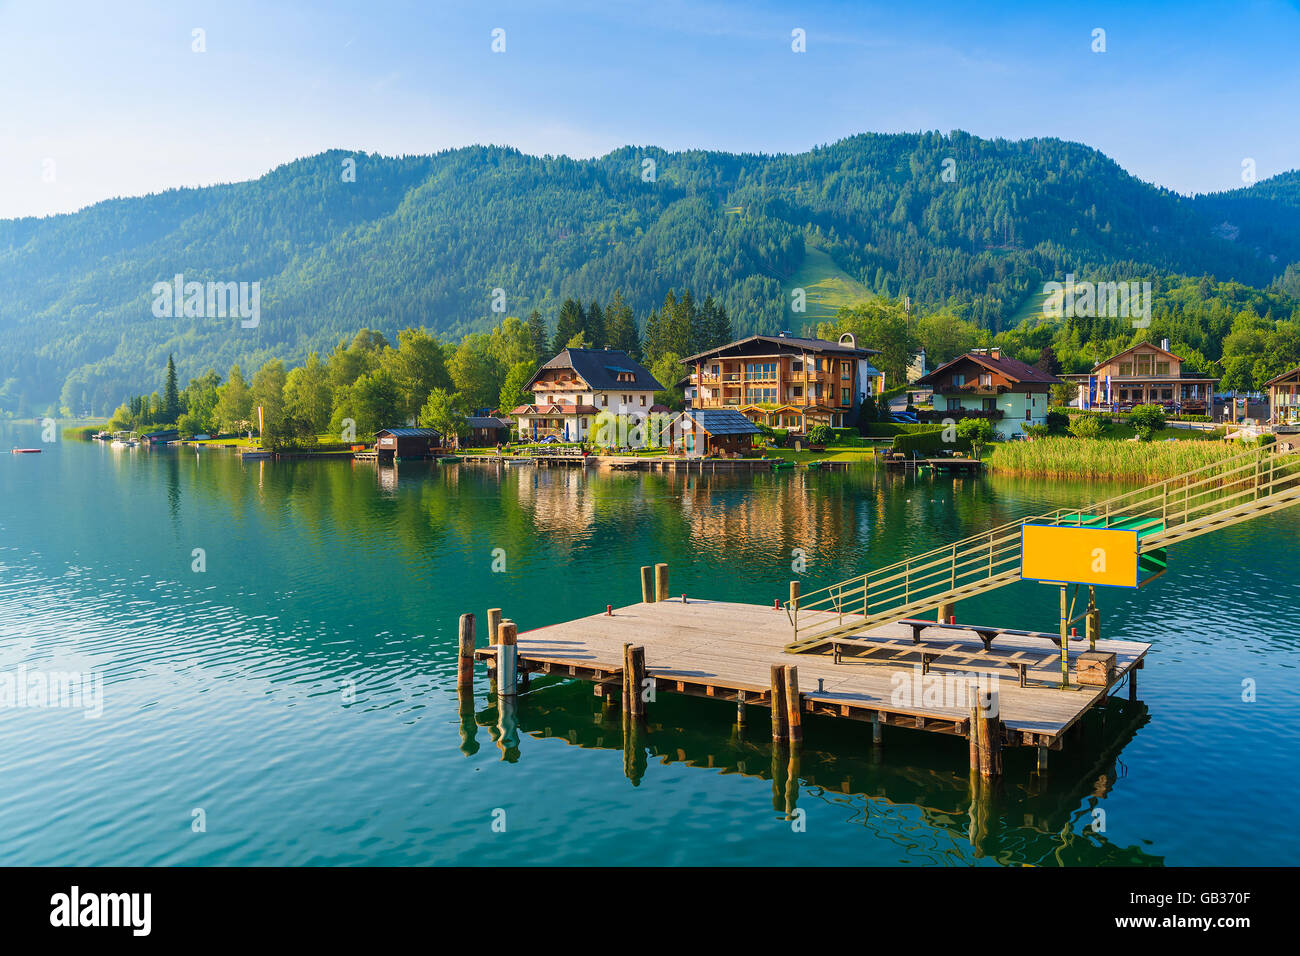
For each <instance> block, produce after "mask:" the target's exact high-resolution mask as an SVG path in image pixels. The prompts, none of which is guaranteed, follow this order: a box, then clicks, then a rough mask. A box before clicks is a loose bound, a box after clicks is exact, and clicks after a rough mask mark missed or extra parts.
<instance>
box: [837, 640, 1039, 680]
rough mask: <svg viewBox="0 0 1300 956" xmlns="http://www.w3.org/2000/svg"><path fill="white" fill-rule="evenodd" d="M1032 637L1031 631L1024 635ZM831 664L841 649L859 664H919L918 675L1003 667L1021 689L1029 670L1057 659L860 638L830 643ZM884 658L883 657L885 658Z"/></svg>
mask: <svg viewBox="0 0 1300 956" xmlns="http://www.w3.org/2000/svg"><path fill="white" fill-rule="evenodd" d="M1025 633H1028V634H1030V635H1031V636H1035V635H1033V632H1025ZM831 646H832V648H833V653H834V658H833V659H834V662H835V663H836V664H842V663H843V662H844V649H845V648H853V649H855V650H861V651H863V653H859V654H854V655H852V659H853V660H855V661H859V662H861V663H863V664H918V663H919V664H920V665H921V673H922V674H928V673H930V671H931V670H944V671H970V670H981V671H997V670H998V669H999V668H1007V669H1010V670H1012V671H1014V672H1015V674H1016V677H1017V680H1018V682H1019V684H1020V686H1021V687H1028V686H1029V670H1030V668H1033V667H1049V666H1051V665H1053V664H1055V663H1056V662H1057V661H1059V660H1060V658H1059V657H1058V656H1057V655H1056V654H1055V653H1051V654H1048V655H1046V656H1042V655H1038V654H1033V653H1032V652H1030V651H1025V650H1018V651H1012V652H1011V653H1010V654H1008V655H1006V656H1000V655H998V656H994V655H993V654H992V651H991V650H988V649H987V648H986V650H985V651H984V652H978V651H975V652H972V651H969V650H962V645H960V644H950V645H948V646H947V647H945V648H938V647H936V648H934V649H933V650H926V649H919V648H918V647H917V646H915V645H906V644H901V645H900V644H899V643H897V642H894V641H876V640H862V639H856V640H854V639H845V640H836V641H833V642H832V644H831ZM886 655H887V656H886Z"/></svg>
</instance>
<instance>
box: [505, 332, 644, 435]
mask: <svg viewBox="0 0 1300 956" xmlns="http://www.w3.org/2000/svg"><path fill="white" fill-rule="evenodd" d="M525 387H526V388H527V389H528V390H529V391H531V392H532V393H533V402H532V404H529V405H520V406H519V407H518V408H516V409H513V410H512V411H511V412H510V414H511V416H513V417H514V418H515V419H517V420H518V423H519V437H520V438H521V439H533V440H537V439H539V438H544V437H546V436H550V435H554V436H555V437H557V438H560V439H563V440H564V441H586V440H587V438H588V436H589V434H590V433H591V430H592V428H593V427H594V426H595V419H596V416H597V415H599V414H600V413H602V412H609V413H611V414H613V415H627V416H633V417H635V418H637V419H640V418H642V417H644V416H646V415H649V414H650V413H651V412H656V411H667V410H668V409H667V408H665V407H662V406H657V405H655V402H654V397H655V392H662V391H663V390H664V386H663V385H661V384H660V383H659V382H658V381H657V380H656V379H655V377H654V376H653V375H651V374H650V373H649V372H648V371H646V369H645V367H644V366H642V365H641V364H640V363H639V362H637V361H636V360H635V359H633V358H632V357H631V356H630V355H628V354H627V353H626V352H624V351H622V350H621V349H578V348H568V349H565V350H564V351H563V352H561V353H560V354H559V355H557V356H555V358H553V359H551V360H550V361H549V362H547V363H546V364H545V365H543V366H542V367H541V368H539V369H538V370H537V373H536V374H535V375H533V377H532V379H530V380H529V382H528V384H527V386H525Z"/></svg>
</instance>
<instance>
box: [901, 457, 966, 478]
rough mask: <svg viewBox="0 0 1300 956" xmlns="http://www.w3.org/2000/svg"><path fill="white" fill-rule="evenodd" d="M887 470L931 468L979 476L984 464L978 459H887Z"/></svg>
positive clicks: (938, 470) (932, 469) (937, 470)
mask: <svg viewBox="0 0 1300 956" xmlns="http://www.w3.org/2000/svg"><path fill="white" fill-rule="evenodd" d="M885 468H887V469H888V470H889V471H918V470H919V469H921V468H929V469H930V470H931V471H936V472H955V473H958V474H968V475H977V474H979V473H980V472H981V471H982V470H983V469H984V462H982V461H980V460H979V459H978V458H886V459H885Z"/></svg>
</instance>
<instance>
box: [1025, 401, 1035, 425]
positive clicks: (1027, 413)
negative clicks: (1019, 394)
mask: <svg viewBox="0 0 1300 956" xmlns="http://www.w3.org/2000/svg"><path fill="white" fill-rule="evenodd" d="M1032 416H1033V402H1032V401H1031V402H1030V404H1028V405H1026V406H1025V421H1029V419H1030V418H1031V417H1032Z"/></svg>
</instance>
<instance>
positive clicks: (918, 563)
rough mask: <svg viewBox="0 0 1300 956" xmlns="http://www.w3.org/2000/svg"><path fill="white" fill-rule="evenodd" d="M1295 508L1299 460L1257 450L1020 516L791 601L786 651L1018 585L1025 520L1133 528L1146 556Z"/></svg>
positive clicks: (1299, 481)
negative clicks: (1076, 504)
mask: <svg viewBox="0 0 1300 956" xmlns="http://www.w3.org/2000/svg"><path fill="white" fill-rule="evenodd" d="M1298 503H1300V455H1289V456H1288V455H1282V454H1279V453H1277V452H1276V451H1274V450H1273V449H1255V450H1252V451H1249V452H1246V453H1245V454H1242V455H1236V456H1233V457H1232V458H1227V459H1224V460H1223V461H1220V462H1214V463H1212V464H1209V465H1205V466H1203V467H1201V468H1197V469H1194V470H1192V471H1189V472H1186V473H1184V474H1181V475H1178V476H1176V477H1174V478H1169V479H1166V480H1164V481H1159V482H1155V483H1154V484H1150V485H1147V486H1145V487H1143V488H1138V489H1136V490H1134V491H1130V492H1126V493H1125V494H1122V495H1116V496H1114V497H1113V498H1107V499H1105V500H1103V501H1099V502H1096V503H1094V504H1092V505H1089V506H1088V507H1085V508H1081V509H1077V508H1076V509H1065V508H1061V509H1057V510H1056V511H1052V512H1048V513H1046V514H1040V515H1032V516H1029V517H1024V518H1018V519H1016V520H1015V521H1010V522H1007V523H1006V524H1003V525H999V526H998V527H995V528H991V529H989V530H988V531H984V532H981V533H980V534H976V535H972V536H970V537H968V538H964V539H962V540H961V541H957V542H955V543H953V544H951V545H947V546H944V547H942V548H935V549H933V550H930V551H926V552H924V553H922V554H918V555H914V556H912V557H909V558H907V559H906V560H903V561H899V562H897V563H895V564H891V565H888V566H887V567H883V568H879V569H877V570H874V571H869V572H868V573H866V574H863V575H859V576H857V577H854V578H849V579H848V580H846V581H841V582H839V583H837V584H832V585H830V586H829V587H825V588H822V589H820V590H818V591H811V592H809V593H807V594H805V595H802V596H800V597H799V599H798V600H797V601H795V602H790V601H787V602H786V612H787V614H788V615H789V618H790V623H791V626H792V627H793V629H794V642H793V643H792V644H790V645H789V646H787V648H786V650H788V651H794V652H798V651H806V650H811V649H813V648H815V647H816V646H818V645H819V644H822V643H824V642H825V641H827V640H830V639H833V638H838V637H844V636H847V635H851V634H855V633H859V632H861V631H865V630H869V629H871V628H873V627H878V626H880V625H882V624H888V623H891V622H893V621H898V620H902V619H904V618H908V617H912V616H914V615H917V614H920V613H922V612H924V611H927V610H932V609H934V608H937V607H939V606H940V605H942V604H948V603H951V602H953V601H956V600H960V599H963V598H968V597H972V596H974V595H976V594H980V593H983V592H985V591H990V590H993V589H994V588H999V587H1002V586H1004V585H1007V584H1011V583H1013V582H1015V581H1018V580H1020V566H1021V533H1022V532H1021V529H1022V528H1023V527H1024V526H1025V525H1027V524H1052V525H1063V526H1067V527H1087V528H1115V527H1123V528H1127V529H1130V530H1136V531H1137V532H1138V534H1139V551H1142V552H1146V551H1151V550H1154V549H1156V548H1162V547H1165V546H1167V545H1169V544H1174V543H1176V542H1178V541H1183V540H1186V539H1188V538H1193V537H1196V536H1197V535H1200V534H1205V533H1207V532H1209V531H1214V530H1216V529H1218V528H1222V527H1226V526H1227V525H1230V524H1234V523H1236V522H1238V521H1243V520H1246V519H1247V518H1252V517H1255V516H1256V515H1258V514H1263V513H1266V512H1268V511H1272V510H1276V509H1278V508H1283V507H1288V506H1290V505H1293V504H1298Z"/></svg>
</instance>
